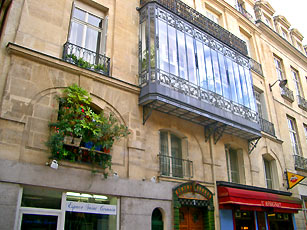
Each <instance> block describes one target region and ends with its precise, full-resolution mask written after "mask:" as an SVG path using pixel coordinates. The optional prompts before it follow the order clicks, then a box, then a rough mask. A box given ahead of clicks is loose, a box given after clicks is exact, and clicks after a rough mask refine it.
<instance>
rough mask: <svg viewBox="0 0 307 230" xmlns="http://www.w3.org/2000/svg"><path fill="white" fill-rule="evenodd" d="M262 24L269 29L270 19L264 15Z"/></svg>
mask: <svg viewBox="0 0 307 230" xmlns="http://www.w3.org/2000/svg"><path fill="white" fill-rule="evenodd" d="M264 23H265V24H267V25H268V26H269V27H271V26H272V25H271V19H270V18H269V17H268V16H266V15H264Z"/></svg>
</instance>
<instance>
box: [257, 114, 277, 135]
mask: <svg viewBox="0 0 307 230" xmlns="http://www.w3.org/2000/svg"><path fill="white" fill-rule="evenodd" d="M259 120H260V125H261V131H263V132H265V133H268V134H270V135H272V136H275V128H274V124H273V123H271V122H269V121H267V120H265V119H263V118H262V117H260V118H259Z"/></svg>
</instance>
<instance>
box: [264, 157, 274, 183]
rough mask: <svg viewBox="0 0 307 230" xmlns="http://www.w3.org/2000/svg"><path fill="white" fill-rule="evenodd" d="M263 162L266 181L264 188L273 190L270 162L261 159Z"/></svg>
mask: <svg viewBox="0 0 307 230" xmlns="http://www.w3.org/2000/svg"><path fill="white" fill-rule="evenodd" d="M263 162H264V171H265V181H266V186H267V188H269V189H272V188H273V179H272V166H271V162H270V161H268V160H267V159H265V158H264V159H263Z"/></svg>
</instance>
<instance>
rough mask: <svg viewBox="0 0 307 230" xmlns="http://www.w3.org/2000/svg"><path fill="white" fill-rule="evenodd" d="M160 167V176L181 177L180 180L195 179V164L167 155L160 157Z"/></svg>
mask: <svg viewBox="0 0 307 230" xmlns="http://www.w3.org/2000/svg"><path fill="white" fill-rule="evenodd" d="M158 157H159V165H160V175H161V176H170V177H179V178H192V177H193V162H192V161H190V160H184V159H180V158H175V157H171V156H166V155H161V154H159V155H158Z"/></svg>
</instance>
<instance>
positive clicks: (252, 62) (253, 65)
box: [249, 58, 263, 76]
mask: <svg viewBox="0 0 307 230" xmlns="http://www.w3.org/2000/svg"><path fill="white" fill-rule="evenodd" d="M249 64H250V66H251V69H252V70H254V71H255V72H256V73H259V74H260V75H261V76H263V71H262V66H261V64H260V63H258V62H256V61H255V60H254V59H252V58H250V59H249Z"/></svg>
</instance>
